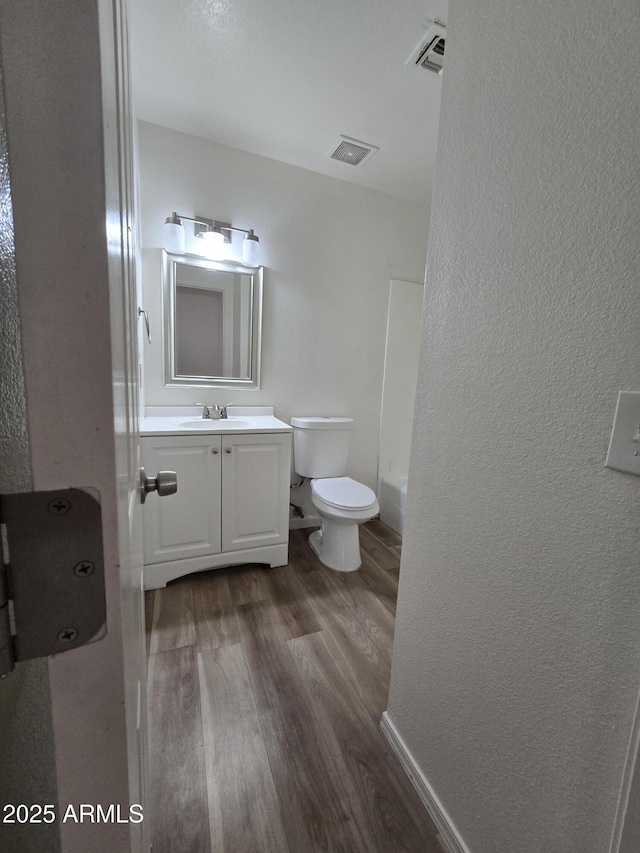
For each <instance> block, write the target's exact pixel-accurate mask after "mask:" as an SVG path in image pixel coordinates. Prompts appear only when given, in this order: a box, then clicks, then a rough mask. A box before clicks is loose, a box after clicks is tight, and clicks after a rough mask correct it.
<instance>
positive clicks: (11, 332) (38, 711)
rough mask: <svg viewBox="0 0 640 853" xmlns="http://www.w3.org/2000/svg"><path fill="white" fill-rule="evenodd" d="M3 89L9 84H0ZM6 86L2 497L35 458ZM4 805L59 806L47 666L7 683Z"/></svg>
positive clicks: (1, 728)
mask: <svg viewBox="0 0 640 853" xmlns="http://www.w3.org/2000/svg"><path fill="white" fill-rule="evenodd" d="M0 82H1V81H0ZM2 89H3V87H2V85H0V341H1V342H2V345H1V348H0V399H1V400H2V405H1V406H0V493H4V494H7V493H10V492H29V491H31V488H32V482H31V455H30V450H29V437H28V434H27V411H26V400H25V390H24V378H23V375H22V343H21V338H20V316H19V308H18V287H17V281H16V268H15V249H14V240H13V213H12V209H11V186H10V181H9V161H8V152H7V139H6V126H5V112H4V99H3V95H2ZM0 767H2V773H0V806H3V805H4V804H5V803H14V804H15V803H39V804H41V805H45V804H47V803H51V804H57V799H58V791H57V780H56V767H55V756H54V742H53V724H52V719H51V697H50V695H49V674H48V671H47V663H46V661H44V660H35V661H25V662H24V663H21V664H18V665H17V667H16V670H15V671H14V673H13V674H12V675H11V677H10V678H7V679H6V680H5V681H1V682H0ZM0 846H1V847H2V850H3V851H5V853H22V851H25V850H27V849H28V850H29V853H55V851H57V850H59V849H60V833H59V829H58V827H57V826H56V825H54V826H51V825H47V824H40V825H37V824H32V825H26V826H20V825H17V824H13V825H12V824H4V823H3V824H0Z"/></svg>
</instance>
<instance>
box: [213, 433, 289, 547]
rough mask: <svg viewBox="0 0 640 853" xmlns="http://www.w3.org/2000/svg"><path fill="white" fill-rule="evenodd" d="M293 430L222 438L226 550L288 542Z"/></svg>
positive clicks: (223, 532) (223, 543)
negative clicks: (291, 431)
mask: <svg viewBox="0 0 640 853" xmlns="http://www.w3.org/2000/svg"><path fill="white" fill-rule="evenodd" d="M290 467H291V436H290V434H289V433H261V434H254V435H229V436H223V438H222V492H223V495H224V498H223V501H222V550H223V551H238V550H240V549H242V548H259V547H262V546H263V545H279V544H282V543H285V542H288V540H289V476H290Z"/></svg>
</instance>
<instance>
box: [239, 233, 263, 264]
mask: <svg viewBox="0 0 640 853" xmlns="http://www.w3.org/2000/svg"><path fill="white" fill-rule="evenodd" d="M261 256H262V252H261V250H260V241H259V240H258V238H257V237H256V235H255V234H254V233H253V231H250V232H249V233H248V234H247V236H246V237H245V238H244V240H243V241H242V263H243V264H244V265H245V266H247V267H259V266H260V258H261Z"/></svg>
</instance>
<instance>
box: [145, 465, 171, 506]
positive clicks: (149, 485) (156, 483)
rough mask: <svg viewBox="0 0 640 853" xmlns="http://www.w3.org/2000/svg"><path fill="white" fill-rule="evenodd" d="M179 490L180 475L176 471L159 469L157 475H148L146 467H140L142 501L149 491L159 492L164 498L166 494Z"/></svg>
mask: <svg viewBox="0 0 640 853" xmlns="http://www.w3.org/2000/svg"><path fill="white" fill-rule="evenodd" d="M177 491H178V476H177V474H176V472H175V471H158V474H157V475H156V476H155V477H147V475H146V472H145V470H144V468H141V469H140V497H141V500H142V503H144V502H145V500H146V499H147V495H148V494H149V492H157V493H158V495H159V496H160V497H161V498H162V497H164V496H165V495H175V493H176V492H177Z"/></svg>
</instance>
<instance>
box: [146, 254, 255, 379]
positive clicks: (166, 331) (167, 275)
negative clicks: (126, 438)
mask: <svg viewBox="0 0 640 853" xmlns="http://www.w3.org/2000/svg"><path fill="white" fill-rule="evenodd" d="M176 264H182V265H185V266H191V267H200V268H202V269H208V270H215V271H217V272H228V273H235V274H238V273H241V274H242V275H248V276H251V352H250V357H249V364H250V375H249V377H248V378H246V379H242V378H240V379H239V378H235V377H232V376H178V375H176V369H175V368H176V346H175V322H174V320H175V306H176ZM162 268H163V274H162V286H163V299H162V315H163V321H162V328H163V351H164V384H165V387H167V388H185V387H191V388H236V389H242V388H244V389H246V390H250V389H254V388H256V389H257V388H259V387H260V354H261V350H262V269H263V268H262V267H246V266H244V265H243V264H239V263H236V262H235V261H209V260H207V259H206V258H201V257H198V256H197V255H172V254H171V253H170V252H165V251H163V265H162Z"/></svg>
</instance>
